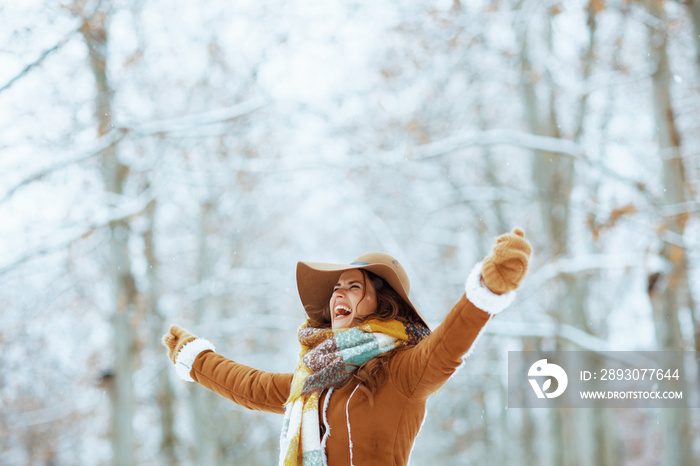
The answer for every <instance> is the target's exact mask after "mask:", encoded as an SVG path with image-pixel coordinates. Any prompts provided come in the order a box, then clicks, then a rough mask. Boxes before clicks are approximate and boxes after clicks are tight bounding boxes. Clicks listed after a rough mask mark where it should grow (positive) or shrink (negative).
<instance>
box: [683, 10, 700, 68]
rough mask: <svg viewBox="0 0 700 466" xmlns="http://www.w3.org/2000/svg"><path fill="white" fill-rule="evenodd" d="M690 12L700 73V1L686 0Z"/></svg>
mask: <svg viewBox="0 0 700 466" xmlns="http://www.w3.org/2000/svg"><path fill="white" fill-rule="evenodd" d="M685 4H686V5H688V12H689V13H690V19H691V21H692V23H693V42H695V65H697V67H698V73H700V0H686V1H685Z"/></svg>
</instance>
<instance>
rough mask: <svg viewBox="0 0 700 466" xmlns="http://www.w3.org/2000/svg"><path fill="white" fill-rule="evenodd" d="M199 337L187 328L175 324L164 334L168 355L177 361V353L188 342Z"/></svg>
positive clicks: (173, 360) (174, 361)
mask: <svg viewBox="0 0 700 466" xmlns="http://www.w3.org/2000/svg"><path fill="white" fill-rule="evenodd" d="M196 339H197V337H196V336H194V335H192V334H191V333H189V332H188V331H187V330H185V329H183V328H180V327H178V326H177V325H173V326H171V327H170V331H169V332H168V333H166V334H165V335H163V344H164V345H165V346H166V347H167V348H168V357H169V358H170V360H171V361H172V362H173V364H175V363H176V360H177V354H178V353H179V352H180V350H181V349H182V347H183V346H185V345H186V344H187V343H189V342H191V341H193V340H196Z"/></svg>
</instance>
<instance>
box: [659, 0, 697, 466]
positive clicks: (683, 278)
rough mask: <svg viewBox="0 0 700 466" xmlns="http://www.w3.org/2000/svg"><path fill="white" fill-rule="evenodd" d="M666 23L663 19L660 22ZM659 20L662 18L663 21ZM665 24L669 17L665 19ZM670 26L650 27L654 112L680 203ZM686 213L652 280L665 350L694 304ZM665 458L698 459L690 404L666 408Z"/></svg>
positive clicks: (677, 339) (666, 230)
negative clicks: (682, 314) (682, 313)
mask: <svg viewBox="0 0 700 466" xmlns="http://www.w3.org/2000/svg"><path fill="white" fill-rule="evenodd" d="M647 7H648V9H649V12H650V13H651V14H652V15H654V16H655V17H657V18H664V12H663V5H661V4H660V2H659V1H658V0H651V1H649V2H648V3H647ZM660 23H661V22H660ZM660 23H659V24H660ZM663 24H665V22H663ZM667 40H668V34H667V31H666V30H662V29H658V28H657V29H655V28H651V27H650V28H649V41H650V50H651V57H652V59H653V60H654V63H655V65H656V70H655V72H654V73H653V74H652V90H653V105H654V116H655V119H656V127H657V139H658V144H659V155H660V157H661V166H662V177H663V186H664V189H663V194H662V199H661V203H662V205H681V204H683V203H684V202H686V200H687V196H686V190H687V182H686V178H685V169H684V166H683V158H682V156H681V151H680V148H681V139H680V133H679V131H678V128H677V126H676V118H675V115H674V111H673V105H672V102H671V92H670V86H671V82H672V79H671V69H670V64H669V58H668V53H667V50H666V44H667ZM687 219H688V214H687V213H682V214H679V215H674V216H672V217H668V218H666V221H665V224H664V225H662V227H663V228H662V229H661V230H662V235H663V236H664V238H663V241H664V243H663V246H662V248H661V253H660V255H661V258H662V259H663V261H664V263H665V264H666V270H664V271H663V272H662V273H661V274H659V275H657V276H656V277H655V280H653V283H652V281H651V280H650V286H649V289H648V290H649V298H650V300H651V304H652V308H653V311H654V320H655V326H656V336H657V341H658V345H659V349H661V350H672V351H680V350H683V349H684V347H685V343H684V341H683V337H682V333H681V327H680V321H679V316H678V313H679V311H680V310H681V309H682V308H683V307H686V306H689V304H690V300H689V292H690V287H689V283H688V257H687V253H686V248H685V247H684V245H683V234H684V231H685V224H686V221H687ZM662 411H663V413H662V414H663V419H664V429H663V439H664V446H663V449H664V460H663V464H666V465H669V466H676V465H678V466H680V465H686V464H697V461H696V460H695V458H694V454H693V449H692V442H689V441H688V439H691V438H693V436H692V433H691V423H690V416H689V410H687V409H664V410H662Z"/></svg>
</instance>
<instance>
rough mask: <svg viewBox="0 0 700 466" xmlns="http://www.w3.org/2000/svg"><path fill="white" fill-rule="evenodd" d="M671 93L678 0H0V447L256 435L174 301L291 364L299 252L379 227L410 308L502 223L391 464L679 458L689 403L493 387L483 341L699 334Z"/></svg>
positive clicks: (693, 209)
mask: <svg viewBox="0 0 700 466" xmlns="http://www.w3.org/2000/svg"><path fill="white" fill-rule="evenodd" d="M699 90H700V2H698V1H697V0H685V1H681V0H665V1H664V0H567V1H566V2H564V1H559V0H474V1H470V2H466V1H460V0H444V1H431V2H428V1H423V0H410V1H409V0H405V1H394V2H388V1H371V0H355V1H351V0H347V1H319V0H286V1H285V0H256V1H251V0H241V1H233V2H231V1H223V0H209V1H206V2H190V1H181V0H167V1H166V0H63V1H48V0H22V1H15V0H3V1H1V2H0V128H2V130H1V131H0V322H1V323H0V355H2V356H1V357H0V361H1V362H0V369H1V370H0V464H3V465H25V464H26V465H103V464H104V465H108V464H112V465H118V466H122V465H132V464H141V465H146V464H148V465H151V464H163V465H178V464H181V465H186V464H200V465H212V466H216V465H224V464H227V465H230V464H241V465H242V464H256V465H270V464H275V462H276V458H277V451H278V435H279V431H280V426H281V417H280V416H274V415H268V414H262V413H256V412H250V411H245V410H243V409H242V408H239V407H237V406H235V405H234V404H232V403H230V402H227V401H225V400H223V399H219V398H217V397H216V396H215V395H213V394H211V393H209V392H207V391H206V390H205V389H203V388H201V387H198V386H194V384H186V383H184V382H182V381H180V380H179V379H176V377H175V374H174V370H173V369H172V367H171V364H170V362H169V360H168V358H167V357H166V352H165V349H164V348H163V347H162V346H161V343H160V337H161V335H162V334H163V333H164V332H165V331H166V330H167V328H168V326H169V325H170V324H171V323H178V324H180V325H181V326H183V327H185V328H188V329H190V330H191V331H192V332H193V333H195V334H197V335H199V336H202V337H206V338H208V339H209V340H211V341H212V342H214V343H215V345H216V346H217V350H218V351H219V352H221V353H223V354H225V355H227V356H229V357H231V358H233V359H236V360H237V361H239V362H242V363H245V364H248V365H252V366H254V367H257V368H260V369H265V370H270V371H283V372H290V371H292V369H293V367H294V365H295V363H296V357H297V354H298V345H297V343H296V338H295V329H296V328H297V326H298V325H299V324H300V323H301V322H302V319H303V315H304V314H303V311H302V309H301V306H300V302H299V298H298V295H297V292H296V284H295V277H294V271H295V266H296V262H297V261H298V260H312V261H326V262H343V263H346V262H349V261H351V260H352V259H353V258H354V257H356V256H358V255H359V254H361V253H363V252H366V251H371V250H382V251H386V252H388V253H390V254H392V255H394V256H396V257H397V258H398V259H399V260H400V261H402V262H403V264H404V265H405V266H406V268H407V270H408V272H409V276H410V277H411V280H412V285H413V286H412V297H413V298H414V300H415V301H414V302H416V303H417V305H418V306H419V307H420V308H421V309H422V311H423V312H424V313H425V314H426V315H427V316H428V318H429V319H430V321H431V323H432V326H433V327H434V326H436V325H438V324H439V322H440V321H441V319H442V318H443V317H444V315H445V314H446V313H447V312H448V311H449V309H450V308H451V306H452V304H453V303H454V302H456V301H457V299H458V298H459V297H460V295H461V294H462V292H463V283H464V280H465V278H466V276H467V274H468V272H469V270H470V269H471V267H472V266H473V264H474V263H475V262H476V261H478V260H480V259H481V258H482V257H483V256H484V255H485V254H486V253H487V252H488V251H489V248H490V246H491V244H492V241H493V237H494V236H496V235H498V234H500V233H503V232H506V231H508V230H510V229H511V228H512V227H513V226H516V225H517V226H521V227H523V228H524V229H525V231H526V234H527V236H528V238H529V239H530V241H531V242H532V244H533V246H534V250H535V255H534V257H533V263H532V268H531V270H530V273H529V276H528V278H527V280H526V281H525V283H524V286H523V288H522V290H521V291H520V293H519V299H518V300H517V302H516V304H515V305H514V306H512V307H511V309H509V310H508V311H507V312H506V313H504V314H501V315H499V317H498V318H497V319H496V320H495V321H494V322H493V323H492V325H491V326H490V327H489V329H488V332H487V333H486V334H485V336H484V337H483V338H481V339H480V340H479V343H478V345H477V347H476V348H475V351H474V352H473V353H472V354H471V355H470V356H469V358H468V359H467V362H466V364H465V366H464V367H463V368H462V369H461V370H460V371H459V372H458V373H457V374H456V375H455V376H454V377H453V378H452V380H450V382H448V384H447V385H445V387H443V388H442V389H441V390H440V392H439V393H438V394H437V395H436V396H434V397H432V398H431V400H430V402H429V404H428V415H427V419H426V421H425V424H424V426H423V429H422V431H421V433H420V434H419V436H418V438H417V440H416V445H415V448H414V451H413V454H412V464H414V465H424V464H439V465H470V464H479V465H503V464H517V465H538V466H539V465H620V464H625V465H640V466H641V465H665V466H675V465H683V466H685V465H692V464H698V462H700V442H699V439H700V416H699V415H698V410H697V409H695V410H693V409H687V410H672V409H646V410H645V409H619V410H614V409H607V410H602V409H578V410H576V409H573V410H564V409H561V410H542V409H540V410H535V409H532V410H526V409H508V407H507V398H506V391H507V386H506V380H507V367H506V366H507V364H506V362H507V352H508V350H522V349H562V350H564V349H568V350H591V351H600V350H642V349H644V350H659V349H663V350H689V351H694V350H696V349H698V348H699V347H700V309H699V307H698V300H700V295H699V293H700V285H699V283H700V218H699V217H698V212H699V211H700V195H699V194H698V190H699V189H700V131H699V129H700V92H699ZM689 384H690V385H691V386H692V387H694V389H696V390H697V381H689Z"/></svg>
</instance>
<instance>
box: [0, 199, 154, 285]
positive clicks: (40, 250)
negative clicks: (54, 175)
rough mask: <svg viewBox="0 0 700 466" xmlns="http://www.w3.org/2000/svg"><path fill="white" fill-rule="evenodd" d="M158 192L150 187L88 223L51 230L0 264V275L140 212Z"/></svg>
mask: <svg viewBox="0 0 700 466" xmlns="http://www.w3.org/2000/svg"><path fill="white" fill-rule="evenodd" d="M158 194H159V191H158V190H155V189H153V188H150V189H148V190H146V191H144V192H143V193H142V194H141V195H140V196H139V197H138V198H136V199H134V200H132V201H130V202H125V203H124V204H122V205H120V206H118V207H117V208H114V209H111V210H110V213H109V214H108V215H105V216H104V218H100V219H97V220H96V221H94V222H92V223H89V224H83V225H77V226H75V227H73V228H70V229H67V230H64V231H63V232H60V233H56V232H52V233H51V234H50V235H48V237H47V238H43V239H42V240H41V241H38V245H37V246H35V247H32V248H29V249H27V250H25V251H22V252H20V253H19V254H18V255H17V256H16V257H15V258H14V259H11V260H10V261H9V262H7V263H5V264H0V277H2V276H3V275H4V274H6V273H8V272H10V271H12V269H14V268H15V267H18V266H20V265H22V264H24V263H25V262H28V261H30V260H32V259H34V258H35V257H37V256H44V255H47V254H50V253H53V252H55V251H59V250H62V249H65V248H66V247H68V246H70V245H71V244H73V243H75V242H76V241H79V240H81V239H83V238H87V237H88V236H90V235H92V234H93V233H94V232H95V231H97V230H99V229H100V228H104V227H106V226H109V225H110V224H111V223H113V222H116V221H119V220H123V219H125V218H129V217H132V216H134V215H138V214H140V213H142V212H143V211H144V210H145V209H146V208H147V207H148V205H149V204H150V203H151V202H153V200H154V199H155V198H156V197H157V196H158Z"/></svg>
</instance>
